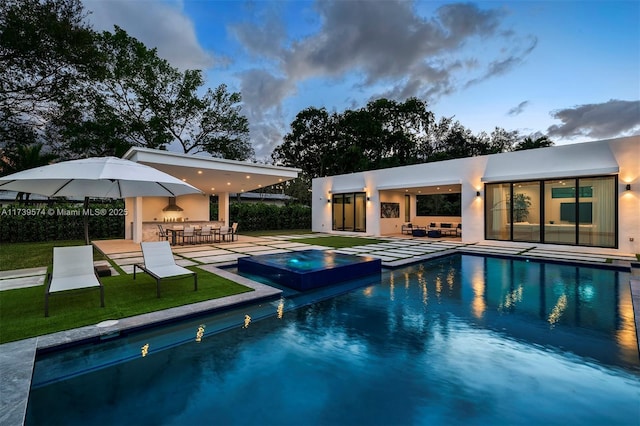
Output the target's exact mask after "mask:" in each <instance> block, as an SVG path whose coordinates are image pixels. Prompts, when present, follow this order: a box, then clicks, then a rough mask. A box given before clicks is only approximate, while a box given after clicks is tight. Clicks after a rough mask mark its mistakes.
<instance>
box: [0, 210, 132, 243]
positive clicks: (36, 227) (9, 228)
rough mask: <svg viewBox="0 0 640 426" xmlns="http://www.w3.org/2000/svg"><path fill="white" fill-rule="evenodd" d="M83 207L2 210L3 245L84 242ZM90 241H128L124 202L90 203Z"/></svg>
mask: <svg viewBox="0 0 640 426" xmlns="http://www.w3.org/2000/svg"><path fill="white" fill-rule="evenodd" d="M83 210H84V209H83V206H82V204H75V203H68V202H65V203H55V204H38V205H36V204H28V205H12V206H6V207H3V208H2V209H0V242H4V243H21V242H32V241H55V240H70V239H73V240H83V239H84V216H83V213H84V211H83ZM87 212H88V213H89V215H88V218H89V238H91V239H98V238H124V216H123V214H124V202H123V201H122V200H116V201H113V202H110V203H89V208H88V211H87Z"/></svg>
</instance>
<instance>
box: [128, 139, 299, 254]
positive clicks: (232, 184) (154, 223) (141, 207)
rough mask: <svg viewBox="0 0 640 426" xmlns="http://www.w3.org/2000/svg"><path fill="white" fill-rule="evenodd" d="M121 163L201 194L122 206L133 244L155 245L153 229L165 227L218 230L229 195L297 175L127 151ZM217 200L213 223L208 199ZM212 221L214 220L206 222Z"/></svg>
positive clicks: (134, 201)
mask: <svg viewBox="0 0 640 426" xmlns="http://www.w3.org/2000/svg"><path fill="white" fill-rule="evenodd" d="M123 158H125V159H127V160H131V161H135V162H139V163H142V164H146V165H147V166H151V167H154V168H156V169H158V170H161V171H163V172H165V173H168V174H170V175H172V176H175V177H177V178H179V179H182V180H183V181H185V182H187V183H189V184H191V185H193V186H195V187H196V188H198V189H199V190H200V191H202V194H194V195H183V196H180V197H176V198H164V197H136V198H127V199H126V200H125V208H126V210H127V216H126V218H125V238H126V239H132V240H133V241H135V242H140V241H145V240H154V239H157V236H156V234H157V231H158V225H162V224H164V223H167V222H189V223H193V224H198V223H202V222H214V223H216V222H217V223H218V224H219V225H221V226H228V225H230V224H228V223H226V222H227V218H228V217H229V194H230V193H245V192H248V191H252V190H255V189H258V188H263V187H266V186H269V185H274V184H276V183H279V182H284V181H287V180H290V179H295V178H296V177H298V173H299V172H300V169H294V168H289V167H276V166H271V165H266V164H257V163H250V162H245V161H234V160H225V159H220V158H212V157H206V156H198V155H189V154H179V153H175V152H169V151H159V150H155V149H148V148H131V149H130V150H129V151H127V152H126V153H125V155H124V156H123ZM210 195H217V196H218V217H217V218H210V217H209V215H210V212H209V196H210ZM210 219H213V220H210Z"/></svg>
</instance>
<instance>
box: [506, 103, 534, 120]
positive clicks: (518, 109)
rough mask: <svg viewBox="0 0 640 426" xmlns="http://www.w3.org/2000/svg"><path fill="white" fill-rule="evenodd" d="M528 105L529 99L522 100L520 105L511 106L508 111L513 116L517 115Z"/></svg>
mask: <svg viewBox="0 0 640 426" xmlns="http://www.w3.org/2000/svg"><path fill="white" fill-rule="evenodd" d="M528 105H529V101H522V102H520V103H519V104H518V106H515V107H513V108H511V109H510V110H509V111H507V115H510V116H512V117H513V116H516V115H520V114H522V112H523V111H524V108H525V107H526V106H528Z"/></svg>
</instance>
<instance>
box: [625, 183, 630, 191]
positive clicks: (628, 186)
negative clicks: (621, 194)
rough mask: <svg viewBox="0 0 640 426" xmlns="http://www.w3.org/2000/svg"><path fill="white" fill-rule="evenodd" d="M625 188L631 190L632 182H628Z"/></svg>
mask: <svg viewBox="0 0 640 426" xmlns="http://www.w3.org/2000/svg"><path fill="white" fill-rule="evenodd" d="M625 189H626V190H627V191H631V184H630V183H628V184H627V186H626V187H625Z"/></svg>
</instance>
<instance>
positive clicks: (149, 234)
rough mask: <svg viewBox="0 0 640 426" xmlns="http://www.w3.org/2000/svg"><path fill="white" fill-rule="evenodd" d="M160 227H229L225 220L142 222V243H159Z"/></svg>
mask: <svg viewBox="0 0 640 426" xmlns="http://www.w3.org/2000/svg"><path fill="white" fill-rule="evenodd" d="M158 225H162V226H163V227H164V228H171V227H173V226H174V225H181V226H199V227H202V225H211V226H212V227H214V228H221V227H223V226H227V225H226V223H225V222H224V221H223V220H209V221H207V220H200V221H199V220H190V221H187V222H184V221H183V222H164V221H160V220H158V221H155V222H154V221H152V222H142V241H158V238H159V237H158V231H159V229H158Z"/></svg>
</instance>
